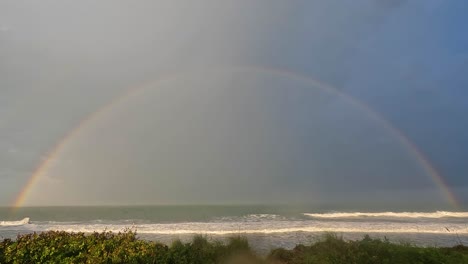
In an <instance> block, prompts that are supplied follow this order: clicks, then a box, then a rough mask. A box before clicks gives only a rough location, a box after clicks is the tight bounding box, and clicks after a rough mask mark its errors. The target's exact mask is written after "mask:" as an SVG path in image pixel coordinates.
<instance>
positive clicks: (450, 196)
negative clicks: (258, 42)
mask: <svg viewBox="0 0 468 264" xmlns="http://www.w3.org/2000/svg"><path fill="white" fill-rule="evenodd" d="M195 72H200V73H205V74H206V73H209V74H216V73H225V74H226V73H231V74H234V73H254V74H255V73H257V74H270V75H272V76H277V77H283V78H289V79H291V80H293V81H300V82H303V83H305V84H307V85H310V86H311V87H314V88H318V89H320V90H323V91H325V92H328V93H330V94H332V95H335V96H338V97H340V98H342V99H345V101H346V102H348V103H350V104H351V105H353V106H355V107H357V108H358V109H361V110H363V111H364V112H366V113H367V114H368V115H369V117H370V118H372V119H373V120H374V121H376V122H377V123H378V124H380V125H381V126H382V127H383V128H384V129H386V130H387V131H388V132H390V133H391V134H392V135H393V136H395V137H396V138H397V139H398V140H399V141H400V142H401V143H402V144H403V145H404V146H405V147H406V149H407V150H408V151H409V153H410V154H411V155H412V156H414V157H415V158H416V159H417V161H418V162H419V163H420V165H421V166H422V168H423V169H424V171H425V172H426V174H428V175H429V176H430V178H431V180H432V182H433V183H434V184H435V186H436V187H437V188H438V189H439V191H440V192H441V194H442V196H443V197H444V199H445V200H446V201H447V202H448V203H449V204H450V206H452V207H453V208H454V209H458V208H459V202H458V200H457V197H456V196H455V194H454V193H453V192H452V191H451V189H450V187H449V186H448V184H447V183H446V182H445V180H444V179H443V177H442V176H441V175H440V173H439V172H437V170H436V169H435V168H434V167H433V166H432V164H431V163H430V162H429V160H428V158H426V156H425V155H424V154H423V153H422V151H421V150H419V148H418V147H417V146H416V145H415V144H414V143H413V142H412V141H411V140H410V139H409V138H408V137H407V136H406V135H405V134H404V133H403V132H401V131H400V130H399V129H397V128H396V127H394V126H393V125H392V124H391V123H390V122H389V121H388V120H386V119H385V118H384V117H382V116H381V115H380V114H379V113H377V112H376V111H374V110H373V109H372V108H370V107H369V106H368V105H366V104H365V103H363V102H361V101H359V100H358V99H356V98H355V97H352V96H351V95H348V94H346V93H343V92H341V91H340V90H338V89H337V88H335V87H333V86H330V85H327V84H324V83H322V82H320V81H318V80H315V79H314V78H312V77H309V76H305V75H301V74H298V73H295V72H292V71H288V70H285V69H276V68H268V67H263V66H228V67H219V68H216V69H198V70H196V71H190V72H182V73H176V74H169V75H166V76H164V77H162V78H159V79H157V80H153V81H150V82H146V83H144V84H143V85H140V86H132V87H130V88H129V89H127V90H126V91H125V92H124V93H123V94H121V95H119V96H117V97H115V98H114V99H112V100H110V101H109V102H108V103H107V104H104V105H103V106H101V107H100V108H98V109H97V110H96V111H94V112H93V113H91V114H89V115H88V116H86V117H84V118H83V119H82V120H81V121H80V122H79V123H78V124H77V125H76V126H75V127H74V128H73V129H72V130H70V131H68V132H67V133H66V134H65V135H64V137H62V138H61V139H60V140H59V141H58V142H57V143H56V144H55V145H54V146H53V147H52V148H51V150H50V151H49V152H48V153H47V155H46V158H45V159H44V160H43V161H42V162H40V163H39V164H38V165H37V166H36V168H35V169H34V171H33V173H32V174H31V176H30V177H29V178H28V180H27V181H26V183H25V184H24V186H23V188H22V189H21V190H20V192H19V193H18V195H17V196H16V198H15V199H14V201H13V203H12V210H15V209H16V208H19V207H22V206H23V205H24V204H25V201H26V199H27V198H28V195H29V194H30V193H31V190H32V189H33V188H34V186H35V185H36V184H37V182H38V180H39V179H40V178H41V177H42V176H43V175H44V174H46V173H47V171H48V170H49V169H50V167H51V166H52V164H53V161H54V160H56V158H57V157H58V156H59V154H60V153H61V152H62V150H63V149H64V148H65V147H66V145H67V143H68V142H70V141H72V140H73V138H74V137H75V136H76V135H78V134H79V133H80V132H81V131H82V130H83V129H84V128H85V127H87V126H89V125H91V124H92V123H93V122H96V121H97V120H98V119H99V118H100V117H102V116H104V115H105V114H108V113H111V112H112V110H113V108H114V107H116V106H118V105H120V104H123V103H124V102H125V101H127V100H129V99H130V98H132V97H135V96H138V95H139V94H141V93H143V92H144V91H145V90H147V89H150V88H151V87H157V86H158V85H161V84H162V83H164V82H165V81H170V80H176V79H179V78H181V77H184V76H186V75H188V73H195Z"/></svg>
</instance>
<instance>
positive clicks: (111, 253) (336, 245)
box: [0, 230, 468, 264]
mask: <svg viewBox="0 0 468 264" xmlns="http://www.w3.org/2000/svg"><path fill="white" fill-rule="evenodd" d="M0 263H5V264H8V263H93V264H95V263H168V264H188V263H194V264H202V263H203V264H205V263H207V264H214V263H226V264H237V263H246V264H250V263H251V264H256V263H258V264H260V263H263V264H267V263H268V264H299V263H334V264H339V263H346V264H350V263H356V264H357V263H365V264H373V263H421V264H423V263H424V264H430V263H434V264H435V263H454V264H461V263H468V247H466V246H463V245H458V246H454V247H450V248H442V247H418V246H414V245H411V244H396V243H391V242H390V241H388V240H380V239H373V238H370V237H369V236H365V237H364V238H363V239H361V240H358V241H345V240H343V239H342V238H341V237H338V236H337V235H334V234H328V235H325V236H324V237H323V238H322V239H321V240H319V241H317V242H315V243H312V244H311V245H297V246H296V247H295V248H294V249H290V250H288V249H283V248H277V249H273V250H271V251H270V253H269V254H267V255H266V256H259V255H258V254H256V253H255V252H254V251H253V250H252V249H251V248H250V246H249V243H248V241H247V239H246V238H244V237H241V236H235V237H231V238H229V239H228V240H227V241H224V242H222V241H216V240H210V239H207V238H206V237H204V236H201V235H197V236H194V237H193V239H192V241H190V242H182V241H180V240H176V241H174V242H173V243H172V244H171V245H165V244H161V243H158V242H153V241H146V240H141V239H138V238H137V235H136V233H135V232H134V231H132V230H125V231H123V232H121V233H112V232H102V233H92V234H84V233H68V232H63V231H48V232H43V233H33V234H24V235H18V237H17V238H16V239H15V240H11V239H4V240H3V241H2V242H0Z"/></svg>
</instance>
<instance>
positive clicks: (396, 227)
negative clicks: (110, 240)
mask: <svg viewBox="0 0 468 264" xmlns="http://www.w3.org/2000/svg"><path fill="white" fill-rule="evenodd" d="M34 228H37V229H39V230H37V231H48V230H61V231H68V232H85V233H87V232H95V231H97V232H102V231H105V230H106V231H112V232H120V231H123V230H125V229H126V228H130V229H132V230H136V231H137V232H138V233H139V234H160V235H183V234H210V235H229V234H277V233H296V232H310V233H318V232H339V233H419V234H468V226H467V225H466V224H464V223H434V222H430V223H400V222H396V223H395V222H384V221H379V222H342V221H327V222H320V221H312V220H311V221H262V222H217V223H213V222H186V223H167V224H136V225H125V224H118V225H116V224H107V225H106V224H59V225H57V224H48V225H40V226H35V227H34Z"/></svg>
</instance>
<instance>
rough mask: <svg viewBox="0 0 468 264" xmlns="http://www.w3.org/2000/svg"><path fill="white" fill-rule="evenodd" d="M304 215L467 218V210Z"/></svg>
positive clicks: (307, 214)
mask: <svg viewBox="0 0 468 264" xmlns="http://www.w3.org/2000/svg"><path fill="white" fill-rule="evenodd" d="M304 215H305V216H309V217H313V218H322V219H323V218H333V219H337V218H364V217H375V218H382V217H383V218H448V217H451V218H468V212H448V211H436V212H367V213H366V212H350V213H344V212H334V213H323V214H312V213H304Z"/></svg>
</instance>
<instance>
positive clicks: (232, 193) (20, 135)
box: [0, 0, 466, 204]
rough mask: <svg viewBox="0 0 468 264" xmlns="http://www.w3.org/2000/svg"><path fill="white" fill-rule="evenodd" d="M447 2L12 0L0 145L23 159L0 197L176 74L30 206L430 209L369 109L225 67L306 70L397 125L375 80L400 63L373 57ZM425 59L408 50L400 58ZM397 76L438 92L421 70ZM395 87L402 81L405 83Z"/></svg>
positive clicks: (420, 178)
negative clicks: (415, 202)
mask: <svg viewBox="0 0 468 264" xmlns="http://www.w3.org/2000/svg"><path fill="white" fill-rule="evenodd" d="M440 6H444V5H442V4H440V1H426V2H424V3H423V2H417V3H410V2H409V1H378V2H376V1H353V2H352V3H351V2H349V3H348V2H346V3H345V2H336V1H287V2H286V1H214V0H213V1H210V0H205V1H197V2H189V1H139V2H130V1H100V2H95V1H49V0H48V1H30V2H17V1H3V2H2V3H0V45H1V49H0V58H1V61H0V82H1V86H0V93H1V96H0V110H1V111H0V130H1V138H0V147H1V149H5V150H8V149H15V152H14V153H12V152H9V151H2V152H1V153H0V155H1V156H0V162H1V166H2V167H5V169H4V170H2V171H3V173H2V174H1V176H0V183H1V184H0V186H2V188H1V192H0V203H3V204H8V203H10V202H11V201H12V200H13V199H14V197H15V196H16V194H17V193H18V192H19V190H21V189H22V186H23V185H24V184H25V182H26V181H27V180H28V178H29V176H30V175H31V174H32V173H33V171H34V169H35V167H36V166H37V164H40V163H42V162H43V157H44V156H46V157H47V153H49V152H50V151H51V149H52V148H53V147H54V146H55V145H56V144H57V143H58V142H60V141H62V140H63V138H64V137H65V135H67V134H68V133H69V132H70V131H72V130H74V129H75V128H76V127H77V126H78V124H80V122H82V120H84V119H87V117H89V116H93V113H95V112H96V111H97V110H99V109H101V108H102V106H104V105H108V104H109V102H112V101H113V100H115V98H119V96H120V95H121V94H124V93H125V91H127V90H128V89H130V88H131V87H136V86H139V85H141V84H145V83H149V82H151V81H154V80H158V79H161V78H163V79H164V78H167V77H168V76H175V77H173V78H172V79H171V78H169V79H167V81H165V82H163V83H162V84H153V85H150V86H149V87H148V89H146V90H145V91H143V92H142V94H141V95H139V96H134V97H130V98H126V99H124V100H122V102H121V103H118V104H114V105H113V106H112V107H110V108H109V109H108V110H106V111H103V112H104V113H102V114H101V115H99V116H95V117H94V118H92V122H89V123H86V122H85V124H86V125H85V126H84V127H83V128H82V129H81V130H80V132H79V133H76V134H75V135H74V136H73V137H72V138H71V139H70V140H69V141H68V142H67V144H66V145H65V147H64V148H63V150H62V151H61V152H60V153H59V154H60V155H57V157H54V159H55V160H54V162H53V166H50V168H49V169H48V170H47V173H45V174H44V175H43V177H41V180H40V181H39V183H38V185H37V186H35V188H34V189H33V190H32V191H31V193H30V197H29V200H27V201H28V202H29V203H30V204H102V203H106V204H111V203H116V204H119V203H128V204H138V203H211V202H217V203H236V202H242V203H244V202H250V203H255V202H259V203H260V202H297V201H300V202H306V203H307V202H315V201H319V202H323V201H334V202H341V201H345V200H346V201H347V202H353V201H358V202H363V201H365V200H366V199H367V197H366V195H371V197H380V198H381V199H382V200H388V201H391V200H392V199H396V198H398V197H395V195H393V194H394V193H393V191H400V192H401V194H402V195H401V196H400V198H401V199H406V198H407V197H409V196H411V193H418V195H417V196H418V197H419V199H420V200H422V201H423V200H424V199H426V198H427V197H431V195H432V194H433V193H434V191H435V192H436V193H437V191H436V190H435V189H436V188H434V185H433V183H432V182H431V180H430V179H429V178H428V176H427V175H425V172H424V171H423V170H422V168H421V165H420V164H418V162H417V159H415V157H413V156H411V155H410V154H408V151H407V146H404V145H402V144H401V142H400V141H399V140H398V138H396V137H395V135H392V134H391V133H389V132H388V131H386V130H385V129H384V128H383V127H381V126H379V124H378V122H375V120H373V119H372V118H371V117H370V116H369V114H368V113H366V111H365V110H363V109H359V107H358V108H356V107H355V106H354V105H353V104H352V103H350V102H349V101H348V100H347V99H344V98H342V97H339V96H338V97H337V96H336V95H333V94H331V93H329V92H327V91H326V90H323V89H320V88H318V87H312V86H311V85H310V84H307V83H304V82H302V81H300V80H295V79H294V78H290V77H286V76H278V75H274V74H268V73H254V72H249V71H247V72H242V73H235V72H229V70H228V69H230V67H232V66H243V65H260V66H262V67H264V68H281V69H288V70H290V71H294V72H297V73H300V74H303V75H306V76H313V77H314V78H318V79H320V80H322V81H324V82H326V83H329V84H331V85H333V86H335V87H337V88H338V89H340V90H341V91H343V92H346V93H350V94H352V95H353V96H356V97H357V98H358V99H362V100H363V101H364V102H366V103H369V104H370V105H371V106H372V107H374V108H376V109H377V110H379V111H381V112H382V113H384V116H389V117H390V119H391V120H392V122H393V121H395V122H394V123H395V125H396V126H397V127H399V123H398V122H400V121H399V120H398V119H396V118H393V117H394V116H393V115H392V114H393V113H395V112H391V111H387V109H386V108H385V107H381V106H385V105H386V104H385V103H383V102H379V101H374V100H373V98H374V97H372V95H373V90H372V89H373V88H375V87H376V86H379V87H383V88H382V89H384V91H382V93H383V94H388V93H390V91H391V89H392V88H391V87H388V86H385V85H381V84H382V82H384V81H385V80H388V77H387V76H386V73H387V71H388V70H389V69H394V68H392V67H393V66H391V65H397V66H395V67H396V68H399V66H398V65H400V64H399V63H396V64H389V65H390V66H386V67H387V68H385V67H383V68H382V69H384V70H379V68H376V67H372V66H373V65H374V63H373V62H374V60H375V58H374V55H375V54H377V55H378V56H377V57H378V58H379V59H381V60H382V61H386V60H389V59H391V58H395V56H393V55H386V54H392V53H389V52H388V51H389V50H391V48H392V44H390V43H389V44H387V43H385V44H386V45H383V44H382V42H385V41H386V38H385V36H387V35H386V32H388V33H389V36H392V34H393V35H395V36H398V34H399V33H400V32H402V31H403V33H405V32H406V33H408V34H411V32H412V31H411V30H414V31H418V29H419V28H421V27H423V21H425V20H424V14H426V15H425V16H426V18H427V17H428V16H429V15H428V14H436V15H437V14H438V13H437V10H439V8H440ZM419 10H422V11H421V12H419ZM416 11H418V12H419V13H418V14H421V13H422V14H423V18H422V19H421V18H420V22H419V24H414V25H413V24H411V26H409V27H408V28H409V29H407V30H406V31H405V30H401V27H402V25H401V23H399V22H398V21H399V20H402V21H405V19H406V21H412V17H413V15H414V14H415V13H414V12H416ZM417 17H420V16H417ZM442 17H443V16H442V15H439V18H442ZM5 29H7V30H5ZM427 38H428V40H431V39H430V37H429V36H428V35H427ZM396 39H398V38H397V37H396ZM417 40H418V39H417V37H415V42H417ZM399 41H400V40H399ZM396 42H397V43H400V45H401V46H402V47H404V42H402V41H400V42H398V41H396ZM436 48H437V47H436ZM418 49H419V50H420V48H419V46H417V45H416V44H415V46H413V47H410V48H408V50H407V54H411V51H413V50H418ZM434 49H435V48H434ZM430 51H431V48H430V47H429V48H428V49H427V52H430ZM425 54H426V53H424V52H421V53H419V55H417V56H419V57H418V58H422V57H424V55H425ZM379 56H380V57H379ZM442 57H443V58H446V57H447V56H444V55H441V56H440V58H442ZM418 61H419V63H420V64H423V65H425V64H428V63H427V62H425V61H424V60H422V59H421V60H418ZM403 64H405V63H403ZM458 65H466V64H462V63H460V64H458ZM463 67H466V66H459V67H458V68H459V69H461V68H463ZM210 69H217V70H221V72H222V73H220V72H219V71H217V70H210ZM403 71H404V72H403ZM394 75H395V76H401V75H404V76H407V78H409V79H411V78H413V79H418V80H419V79H421V78H423V79H424V81H425V82H431V79H430V78H429V77H424V75H422V74H421V73H419V72H417V71H414V70H408V71H406V70H404V69H403V70H401V69H399V70H395V74H394ZM376 76H380V77H376ZM411 76H413V77H411ZM415 76H416V77H415ZM444 76H445V77H446V76H447V75H444ZM398 80H399V81H398V82H397V84H398V85H400V86H401V84H408V83H409V82H407V81H405V80H407V79H404V80H403V81H401V80H400V79H398ZM465 82H466V80H465ZM465 82H463V83H465ZM431 100H435V99H431ZM432 103H433V101H430V100H428V101H427V102H425V104H426V105H430V104H432ZM409 111H410V114H409V115H408V116H410V117H411V116H412V115H411V113H412V112H411V109H410V110H409ZM396 112H397V111H396ZM413 116H414V115H413ZM401 122H402V124H403V125H404V124H405V122H406V121H405V120H403V121H401ZM403 127H404V126H403ZM410 132H411V131H410ZM418 133H419V132H418ZM418 133H416V134H414V135H415V137H417V136H418V135H419V134H418ZM429 145H430V143H429ZM426 150H427V151H428V152H430V151H429V150H430V147H428V148H427V149H426ZM458 166H461V165H458ZM462 169H463V168H462ZM3 186H8V187H3ZM371 189H372V191H368V190H371ZM353 199H354V200H353Z"/></svg>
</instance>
